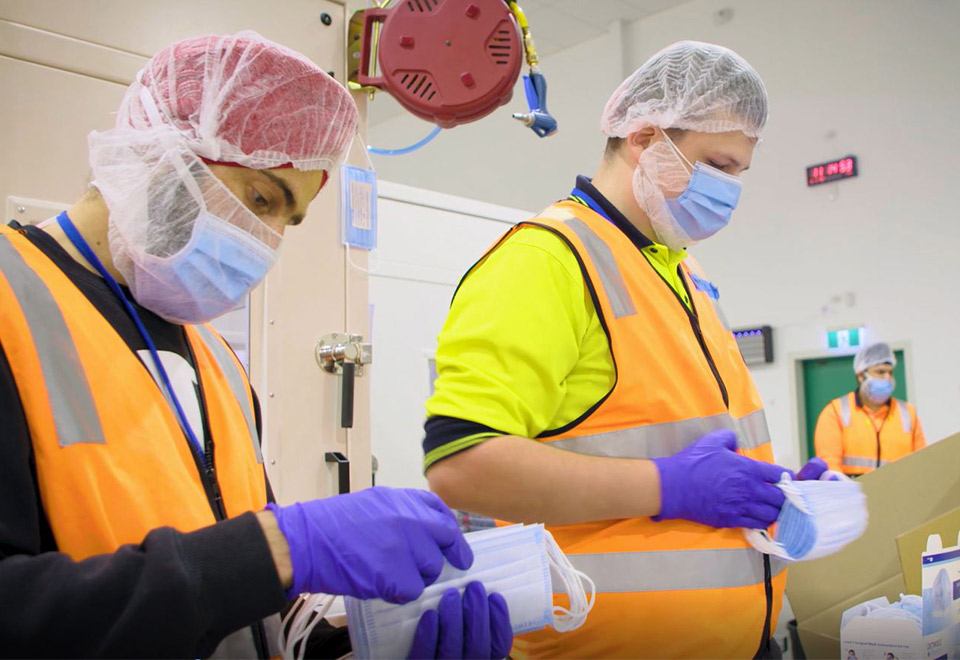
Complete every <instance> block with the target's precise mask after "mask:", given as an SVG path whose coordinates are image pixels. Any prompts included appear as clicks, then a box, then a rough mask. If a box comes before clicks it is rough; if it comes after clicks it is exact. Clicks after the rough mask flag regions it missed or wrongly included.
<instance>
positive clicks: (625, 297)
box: [564, 218, 637, 319]
mask: <svg viewBox="0 0 960 660" xmlns="http://www.w3.org/2000/svg"><path fill="white" fill-rule="evenodd" d="M564 224H565V225H567V226H568V227H570V229H572V230H573V232H574V233H575V234H576V235H577V237H579V238H580V240H581V241H582V242H583V246H584V247H585V248H586V250H587V254H588V255H590V261H592V262H593V265H594V266H595V267H596V269H597V272H598V273H599V274H600V283H601V284H602V285H603V290H604V291H605V292H606V294H607V300H609V301H610V307H611V309H612V310H613V316H614V317H615V318H618V319H620V318H623V317H625V316H633V315H634V314H636V313H637V308H636V307H634V305H633V300H632V299H631V298H630V293H629V292H628V291H627V287H626V285H625V284H624V283H623V276H622V275H621V274H620V267H619V266H617V260H616V259H614V257H613V251H611V250H610V246H609V245H607V244H606V243H604V242H603V239H601V238H600V237H599V236H597V235H596V234H595V233H594V232H593V230H592V229H590V227H588V226H587V225H586V223H584V222H583V221H582V220H580V219H578V218H572V219H570V220H566V221H565V222H564Z"/></svg>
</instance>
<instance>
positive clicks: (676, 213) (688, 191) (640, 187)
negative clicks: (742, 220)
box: [633, 132, 742, 251]
mask: <svg viewBox="0 0 960 660" xmlns="http://www.w3.org/2000/svg"><path fill="white" fill-rule="evenodd" d="M741 187H742V183H741V180H740V178H739V177H735V176H733V175H730V174H726V173H725V172H721V171H720V170H718V169H717V168H715V167H710V166H709V165H706V164H705V163H702V162H700V161H697V162H696V163H695V164H691V163H690V161H689V160H687V157H686V156H684V155H683V153H682V152H681V151H680V149H678V148H677V146H676V145H675V144H674V143H673V140H671V139H670V136H669V135H667V134H666V132H663V140H661V141H659V142H655V143H654V144H652V145H650V147H648V148H647V149H644V150H643V153H641V154H640V159H639V161H638V162H637V168H636V169H635V170H634V176H633V192H634V197H635V198H636V200H637V204H639V205H640V208H641V209H643V211H644V212H645V213H646V214H647V216H648V217H649V218H650V224H651V226H652V227H653V230H654V231H655V232H656V234H657V236H656V238H657V240H659V241H660V242H661V243H663V244H664V245H666V246H667V247H668V248H670V249H671V250H675V251H679V250H682V249H683V248H685V247H687V246H688V245H692V244H693V243H696V242H698V241H702V240H704V239H707V238H710V237H711V236H713V235H714V234H716V233H717V232H718V231H720V230H721V229H723V228H724V227H726V226H727V225H728V224H729V223H730V217H731V214H732V213H733V210H734V209H735V208H736V207H737V203H738V202H739V200H740V190H741Z"/></svg>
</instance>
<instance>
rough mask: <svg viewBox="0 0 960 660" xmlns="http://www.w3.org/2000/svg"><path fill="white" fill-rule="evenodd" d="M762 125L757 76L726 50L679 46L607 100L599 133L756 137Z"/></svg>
mask: <svg viewBox="0 0 960 660" xmlns="http://www.w3.org/2000/svg"><path fill="white" fill-rule="evenodd" d="M766 121H767V91H766V89H765V88H764V86H763V81H762V80H761V79H760V75H759V74H758V73H757V72H756V71H755V70H754V69H753V67H751V66H750V65H749V64H748V63H747V61H746V60H744V59H743V58H742V57H740V56H739V55H737V54H736V53H735V52H733V51H732V50H730V49H729V48H724V47H723V46H717V45H714V44H707V43H701V42H699V41H680V42H677V43H675V44H673V45H672V46H668V47H666V48H664V49H663V50H661V51H660V52H658V53H656V54H655V55H654V56H653V57H651V58H650V59H649V60H647V61H646V62H644V64H643V66H641V67H640V68H639V69H637V70H636V71H635V72H634V73H633V75H631V76H630V77H629V78H627V79H626V80H624V81H623V82H622V83H621V84H620V86H619V87H618V88H617V90H616V91H615V92H614V93H613V96H611V97H610V100H609V101H607V105H606V107H605V108H604V110H603V116H602V118H601V120H600V130H601V131H603V133H604V135H607V136H608V137H627V136H628V135H630V134H631V133H635V132H636V131H639V130H641V129H643V128H645V127H647V126H656V127H659V128H680V129H685V130H691V131H699V132H702V133H724V132H727V131H743V132H744V133H745V134H746V135H748V136H749V137H759V135H760V131H761V130H762V129H763V126H764V124H765V123H766Z"/></svg>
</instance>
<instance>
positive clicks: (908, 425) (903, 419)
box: [894, 399, 913, 435]
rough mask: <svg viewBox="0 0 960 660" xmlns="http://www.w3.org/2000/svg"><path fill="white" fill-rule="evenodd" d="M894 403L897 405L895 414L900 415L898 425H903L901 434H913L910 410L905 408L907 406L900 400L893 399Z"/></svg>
mask: <svg viewBox="0 0 960 660" xmlns="http://www.w3.org/2000/svg"><path fill="white" fill-rule="evenodd" d="M894 402H895V403H896V404H897V412H898V413H900V423H901V424H903V432H904V433H906V434H908V435H909V434H911V433H913V420H912V419H911V418H910V409H909V408H907V404H905V403H904V402H903V401H901V400H900V399H894Z"/></svg>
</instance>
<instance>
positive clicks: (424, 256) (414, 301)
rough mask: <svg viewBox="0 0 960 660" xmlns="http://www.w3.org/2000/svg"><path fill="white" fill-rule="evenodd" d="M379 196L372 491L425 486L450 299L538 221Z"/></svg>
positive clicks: (414, 194)
mask: <svg viewBox="0 0 960 660" xmlns="http://www.w3.org/2000/svg"><path fill="white" fill-rule="evenodd" d="M378 193H379V208H378V214H379V218H378V222H379V229H378V230H379V237H378V250H377V253H378V254H377V255H376V256H374V257H373V258H372V259H371V262H372V269H373V272H372V273H371V275H370V305H371V309H372V314H373V324H372V325H373V342H374V346H375V359H374V365H373V368H372V369H371V370H370V376H371V379H372V390H371V395H370V396H371V408H370V409H371V413H370V415H371V447H372V450H373V454H374V456H375V457H376V459H377V462H378V464H379V469H378V471H377V475H376V483H377V485H384V486H397V487H408V488H426V479H424V477H423V474H422V469H421V466H422V461H423V452H422V450H421V445H420V443H421V440H422V439H423V422H424V417H425V413H424V407H423V406H424V403H425V402H426V400H427V397H428V396H429V391H430V385H431V378H430V372H429V363H428V360H429V359H430V358H431V357H432V355H433V352H434V349H435V348H436V341H437V335H438V334H439V332H440V328H441V327H442V326H443V322H444V319H445V318H446V315H447V309H448V308H449V306H450V300H451V298H452V296H453V293H454V290H455V289H456V286H457V284H458V283H459V281H460V278H461V276H462V275H463V274H464V273H465V272H466V270H467V269H468V268H469V267H470V266H471V265H473V264H474V263H475V262H476V261H477V260H478V259H479V258H480V257H481V256H483V254H484V252H485V251H486V250H487V248H488V247H490V246H491V245H492V244H493V243H494V242H495V241H496V240H497V239H498V238H499V237H500V236H501V235H503V234H504V233H505V232H506V231H507V230H508V229H509V228H510V226H511V225H512V224H513V223H515V222H517V221H519V220H523V219H526V218H529V217H530V216H531V215H532V214H531V213H527V212H524V211H520V210H517V209H509V208H506V207H502V206H495V205H493V204H486V203H484V202H477V201H474V200H469V199H464V198H461V197H453V196H451V195H442V194H439V193H434V192H431V191H427V190H420V189H417V188H411V187H409V186H403V185H399V184H391V183H387V182H382V181H381V182H379V183H378ZM378 257H379V265H378Z"/></svg>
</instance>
